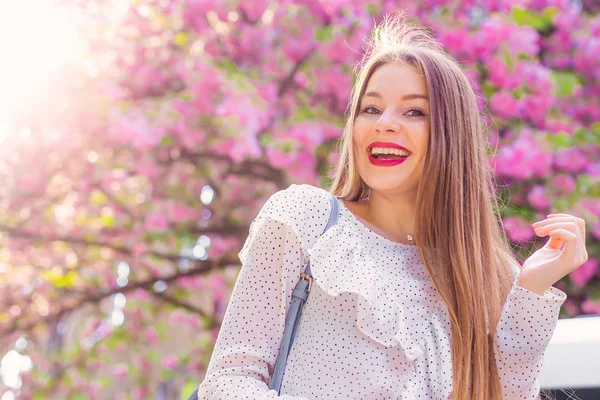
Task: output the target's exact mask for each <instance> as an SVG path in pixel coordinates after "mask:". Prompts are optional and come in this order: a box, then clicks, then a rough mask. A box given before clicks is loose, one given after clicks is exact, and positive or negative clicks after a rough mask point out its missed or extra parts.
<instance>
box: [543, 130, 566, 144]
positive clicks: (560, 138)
mask: <svg viewBox="0 0 600 400" xmlns="http://www.w3.org/2000/svg"><path fill="white" fill-rule="evenodd" d="M547 138H548V141H549V142H550V143H552V144H553V145H554V146H556V147H571V145H572V144H571V136H570V135H569V134H568V133H567V132H562V131H561V132H558V133H556V134H554V135H548V136H547Z"/></svg>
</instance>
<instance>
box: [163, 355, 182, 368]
mask: <svg viewBox="0 0 600 400" xmlns="http://www.w3.org/2000/svg"><path fill="white" fill-rule="evenodd" d="M162 366H163V368H166V369H175V368H177V367H178V366H179V359H177V357H173V356H167V357H165V358H164V359H163V360H162Z"/></svg>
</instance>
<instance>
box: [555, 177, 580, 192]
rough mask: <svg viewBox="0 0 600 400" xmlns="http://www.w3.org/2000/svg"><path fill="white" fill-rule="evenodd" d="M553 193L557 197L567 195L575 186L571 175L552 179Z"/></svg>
mask: <svg viewBox="0 0 600 400" xmlns="http://www.w3.org/2000/svg"><path fill="white" fill-rule="evenodd" d="M552 186H553V191H554V192H555V193H556V194H558V195H564V194H569V193H571V192H572V191H573V190H575V187H576V186H577V185H576V183H575V179H573V177H572V176H571V175H558V176H556V177H555V178H554V179H552Z"/></svg>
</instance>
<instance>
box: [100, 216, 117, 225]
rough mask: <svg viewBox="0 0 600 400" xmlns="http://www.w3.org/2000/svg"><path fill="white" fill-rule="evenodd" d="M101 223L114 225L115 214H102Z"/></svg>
mask: <svg viewBox="0 0 600 400" xmlns="http://www.w3.org/2000/svg"><path fill="white" fill-rule="evenodd" d="M102 225H104V226H106V227H108V228H112V227H113V226H115V216H114V215H103V216H102Z"/></svg>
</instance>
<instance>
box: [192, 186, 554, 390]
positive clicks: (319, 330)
mask: <svg viewBox="0 0 600 400" xmlns="http://www.w3.org/2000/svg"><path fill="white" fill-rule="evenodd" d="M329 213H330V202H329V194H328V193H327V192H326V191H325V190H323V189H320V188H317V187H314V186H310V185H291V186H290V187H289V188H287V189H285V190H281V191H279V192H277V193H275V194H273V195H272V196H271V197H270V198H269V199H268V200H267V202H266V203H265V204H264V205H263V207H262V208H261V210H260V211H259V213H258V215H257V216H256V218H255V219H254V220H253V222H252V224H251V226H250V232H249V235H248V238H247V239H246V241H245V243H244V245H243V247H242V249H241V250H240V252H239V254H238V255H239V257H240V260H241V262H242V268H241V270H240V274H239V276H238V279H237V281H236V283H235V286H234V288H233V292H232V295H231V299H230V301H229V305H228V308H227V311H226V313H225V316H224V319H223V323H222V325H221V330H220V332H219V336H218V338H217V340H216V343H215V347H214V350H213V353H212V356H211V359H210V363H209V365H208V369H207V372H206V376H205V378H204V381H203V382H202V383H201V384H200V386H199V388H198V390H199V391H198V398H199V399H207V400H208V399H210V400H230V399H231V400H232V399H236V400H238V399H248V400H259V399H260V400H263V399H284V400H321V399H363V400H364V399H373V400H387V399H390V400H392V399H393V400H409V399H411V400H413V399H414V400H416V399H423V400H425V399H428V400H430V399H446V398H447V397H448V396H449V395H450V393H451V392H452V364H451V359H452V358H451V352H450V348H451V347H450V340H451V338H450V322H449V318H448V313H447V309H446V306H445V304H444V303H443V301H442V300H441V298H440V297H439V295H438V294H437V292H436V290H435V288H434V286H433V283H432V282H431V280H430V279H429V277H428V276H427V274H426V273H425V270H424V265H423V264H422V263H421V261H420V259H419V257H418V252H417V248H416V246H413V245H408V244H402V243H397V242H394V241H392V240H389V239H387V238H385V237H383V236H381V235H379V234H378V233H375V232H374V231H372V230H371V229H369V228H368V227H367V226H365V225H364V224H363V223H362V222H361V221H359V219H358V218H357V217H356V216H354V215H353V214H352V212H350V210H349V209H348V208H347V207H346V206H345V205H344V204H343V202H341V201H340V211H339V213H340V214H339V219H338V223H337V224H336V225H334V226H333V227H331V228H330V229H329V230H328V231H327V232H326V233H325V234H324V235H323V236H320V235H321V233H322V231H323V229H324V228H325V226H326V223H327V220H328V218H329ZM309 258H310V263H311V272H312V274H313V278H314V283H313V285H312V290H311V293H310V295H309V297H308V301H307V302H306V304H305V306H304V310H303V313H302V316H301V320H300V324H299V326H298V330H297V333H296V338H295V341H294V343H293V346H292V348H291V351H290V355H289V358H288V362H287V364H286V369H285V375H284V378H283V382H282V387H281V393H280V395H279V396H278V395H277V393H276V391H275V390H269V388H268V382H269V377H270V375H271V373H272V372H273V368H274V363H275V359H276V357H277V353H278V350H279V345H280V343H281V337H282V335H283V328H284V323H285V315H286V312H287V309H288V307H289V304H290V302H291V296H292V291H293V289H294V286H295V285H296V283H297V281H298V278H299V275H300V273H301V272H302V271H303V270H304V265H305V263H306V262H307V260H308V259H309ZM517 273H518V270H517ZM565 299H566V295H565V294H564V293H563V292H561V291H560V290H558V289H555V288H550V290H549V291H547V292H546V294H545V295H544V296H539V295H537V294H535V293H533V292H530V291H528V290H526V289H524V288H521V287H519V286H517V285H516V284H515V285H513V288H512V290H511V291H510V293H509V295H508V298H507V300H506V303H505V306H504V308H503V311H502V318H501V320H500V323H499V327H498V328H499V329H498V331H497V332H498V333H497V339H498V340H497V349H496V361H497V364H498V366H499V369H500V372H501V380H502V385H503V388H504V390H505V393H504V399H511V400H514V399H517V398H518V399H534V398H535V397H536V396H537V393H538V391H539V384H538V382H537V377H538V375H539V371H540V368H541V364H542V359H543V355H544V352H545V349H546V347H547V345H548V343H549V340H550V337H551V336H552V333H553V331H554V328H555V326H556V321H557V319H558V313H559V310H560V307H561V305H562V304H563V302H564V300H565Z"/></svg>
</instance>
